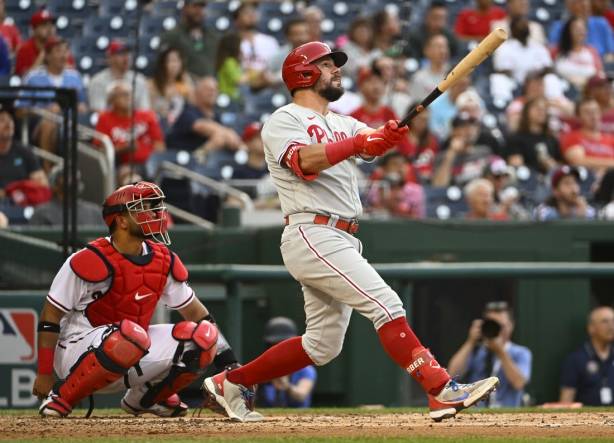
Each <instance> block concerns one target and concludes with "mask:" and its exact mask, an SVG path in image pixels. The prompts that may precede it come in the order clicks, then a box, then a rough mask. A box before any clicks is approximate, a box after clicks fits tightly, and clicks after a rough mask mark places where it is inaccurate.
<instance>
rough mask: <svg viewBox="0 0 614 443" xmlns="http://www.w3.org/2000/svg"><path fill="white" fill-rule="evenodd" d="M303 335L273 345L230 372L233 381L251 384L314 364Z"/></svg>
mask: <svg viewBox="0 0 614 443" xmlns="http://www.w3.org/2000/svg"><path fill="white" fill-rule="evenodd" d="M301 340H302V338H301V337H292V338H289V339H288V340H284V341H282V342H281V343H278V344H276V345H275V346H272V347H271V348H269V349H268V350H266V351H265V352H264V353H262V354H261V355H260V356H259V357H257V358H256V359H255V360H252V361H251V362H249V363H248V364H246V365H245V366H241V367H240V368H237V369H233V370H232V371H230V372H228V374H227V376H226V378H227V380H228V381H229V382H231V383H237V384H241V385H244V386H251V385H255V384H260V383H264V382H267V381H269V380H273V379H274V378H278V377H283V376H284V375H288V374H292V373H293V372H296V371H298V370H299V369H302V368H304V367H305V366H308V365H311V364H313V362H312V361H311V359H310V358H309V356H308V355H307V353H306V352H305V350H304V349H303V345H302V343H301Z"/></svg>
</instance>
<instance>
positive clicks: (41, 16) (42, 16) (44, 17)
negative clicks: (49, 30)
mask: <svg viewBox="0 0 614 443" xmlns="http://www.w3.org/2000/svg"><path fill="white" fill-rule="evenodd" d="M54 21H55V17H53V16H52V15H51V13H50V12H49V11H47V10H46V9H41V10H40V11H36V12H35V13H34V14H32V17H30V26H32V27H33V28H36V27H37V26H38V25H42V24H43V23H48V22H54Z"/></svg>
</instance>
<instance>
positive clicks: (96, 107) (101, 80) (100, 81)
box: [88, 40, 151, 112]
mask: <svg viewBox="0 0 614 443" xmlns="http://www.w3.org/2000/svg"><path fill="white" fill-rule="evenodd" d="M130 53H131V49H130V47H129V46H128V45H127V44H126V43H124V42H122V41H120V40H113V41H111V43H110V44H109V46H108V48H107V65H108V68H106V69H103V70H102V71H100V72H99V73H98V74H96V75H94V77H92V80H91V81H90V83H89V86H88V95H89V102H90V108H91V109H92V111H96V112H100V111H103V110H105V109H106V107H107V94H108V93H109V90H110V89H109V88H110V86H111V85H112V84H114V83H115V82H118V81H122V82H126V83H130V84H132V81H133V77H134V71H132V70H131V69H130V59H131V57H130ZM134 93H135V101H136V107H137V109H149V108H151V105H150V101H149V91H148V88H147V80H146V79H145V77H144V76H143V74H140V73H137V74H136V88H135V90H134Z"/></svg>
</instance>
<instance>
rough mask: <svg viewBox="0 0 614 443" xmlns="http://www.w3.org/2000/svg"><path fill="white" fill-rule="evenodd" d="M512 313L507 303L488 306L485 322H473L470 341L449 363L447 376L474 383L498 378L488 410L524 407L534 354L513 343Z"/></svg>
mask: <svg viewBox="0 0 614 443" xmlns="http://www.w3.org/2000/svg"><path fill="white" fill-rule="evenodd" d="M513 330H514V321H513V319H512V311H511V309H510V307H509V306H508V304H507V302H504V301H503V302H491V303H488V304H486V307H485V309H484V315H483V318H482V319H476V320H473V322H472V323H471V327H470V328H469V333H468V335H467V340H466V341H465V343H464V344H463V345H462V346H461V347H460V349H459V350H458V351H456V353H455V354H454V355H453V356H452V358H451V359H450V363H449V365H448V372H449V373H450V374H451V375H452V376H455V375H458V376H460V377H462V378H464V379H466V381H467V382H469V383H471V382H473V381H475V380H479V379H481V378H483V377H489V376H491V375H495V376H497V377H499V380H500V384H499V387H498V388H497V390H496V391H495V392H494V394H493V395H492V396H491V399H490V403H489V405H488V406H489V407H501V406H505V407H518V406H522V397H523V394H524V387H525V386H526V384H527V383H528V382H529V379H530V378H531V360H532V354H531V351H530V350H529V349H528V348H526V347H524V346H520V345H517V344H515V343H512V342H511V340H510V338H511V336H512V332H513Z"/></svg>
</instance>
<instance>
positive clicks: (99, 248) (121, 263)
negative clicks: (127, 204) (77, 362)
mask: <svg viewBox="0 0 614 443" xmlns="http://www.w3.org/2000/svg"><path fill="white" fill-rule="evenodd" d="M147 246H148V247H149V249H150V253H149V254H148V255H144V256H141V257H136V258H135V259H134V260H130V259H128V258H126V257H125V256H123V255H122V254H121V253H119V252H118V251H117V250H116V249H115V248H114V247H113V246H112V245H111V243H110V242H109V241H108V240H107V239H105V238H100V239H98V240H95V241H93V242H91V243H89V244H88V245H87V247H86V248H85V249H83V250H82V251H80V252H78V253H77V254H75V255H74V256H73V258H72V259H71V262H70V265H71V268H72V270H73V271H74V272H75V274H77V275H78V276H79V277H80V278H81V279H83V280H85V281H89V282H101V281H104V280H106V279H107V278H109V277H110V278H111V286H110V287H109V289H108V290H107V292H106V293H104V294H101V295H99V296H98V297H95V300H94V301H93V302H91V303H90V304H88V305H87V307H86V308H85V315H86V317H87V319H88V320H89V322H90V323H91V324H92V326H94V327H96V326H100V325H105V324H110V323H117V322H119V321H121V320H123V319H128V320H132V321H133V322H135V323H137V324H139V325H140V326H141V327H142V328H144V329H145V330H147V328H148V327H149V322H150V320H151V316H152V315H153V313H154V310H155V309H156V305H157V304H158V300H159V299H160V297H161V296H162V292H163V290H164V287H165V285H166V281H167V279H168V274H169V271H171V270H173V276H174V277H175V276H176V274H177V273H176V272H175V269H173V268H177V267H181V268H182V269H184V270H185V268H184V267H183V264H182V263H181V262H180V261H179V259H178V258H177V257H176V256H175V254H173V253H172V252H170V251H169V250H168V248H167V247H166V246H164V245H160V244H157V243H150V242H147ZM186 274H187V272H186ZM181 277H184V275H181ZM185 278H187V275H185ZM177 280H178V281H184V280H185V279H184V278H183V279H182V278H177Z"/></svg>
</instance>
